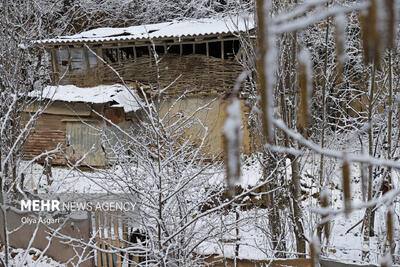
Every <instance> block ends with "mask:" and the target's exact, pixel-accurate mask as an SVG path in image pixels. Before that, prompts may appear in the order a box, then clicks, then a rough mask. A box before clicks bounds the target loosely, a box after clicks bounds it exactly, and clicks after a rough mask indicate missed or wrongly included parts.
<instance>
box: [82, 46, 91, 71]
mask: <svg viewBox="0 0 400 267" xmlns="http://www.w3.org/2000/svg"><path fill="white" fill-rule="evenodd" d="M88 53H89V50H88V49H87V48H83V57H84V58H85V65H86V71H88V70H90V65H89V55H88Z"/></svg>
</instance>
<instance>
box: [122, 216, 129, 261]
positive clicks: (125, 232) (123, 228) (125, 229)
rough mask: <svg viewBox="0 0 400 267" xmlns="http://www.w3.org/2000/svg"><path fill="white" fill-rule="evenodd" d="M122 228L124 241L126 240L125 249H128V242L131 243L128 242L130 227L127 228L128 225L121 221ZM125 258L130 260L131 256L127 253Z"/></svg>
mask: <svg viewBox="0 0 400 267" xmlns="http://www.w3.org/2000/svg"><path fill="white" fill-rule="evenodd" d="M121 224H122V225H121V228H122V239H123V240H124V246H123V247H124V248H127V247H128V244H129V243H128V242H129V240H128V227H127V226H126V224H125V223H124V222H123V221H121ZM124 257H125V258H128V259H129V255H128V253H125V255H124Z"/></svg>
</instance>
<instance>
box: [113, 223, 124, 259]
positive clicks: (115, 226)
mask: <svg viewBox="0 0 400 267" xmlns="http://www.w3.org/2000/svg"><path fill="white" fill-rule="evenodd" d="M114 236H115V246H116V247H117V248H121V247H120V245H121V243H120V242H119V239H120V236H119V228H118V217H115V219H114ZM117 267H122V260H121V253H117Z"/></svg>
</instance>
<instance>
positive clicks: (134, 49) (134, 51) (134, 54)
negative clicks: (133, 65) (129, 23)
mask: <svg viewBox="0 0 400 267" xmlns="http://www.w3.org/2000/svg"><path fill="white" fill-rule="evenodd" d="M136 58H137V53H136V46H133V60H134V61H136Z"/></svg>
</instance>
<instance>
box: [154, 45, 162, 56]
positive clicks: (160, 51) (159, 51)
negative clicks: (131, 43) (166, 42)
mask: <svg viewBox="0 0 400 267" xmlns="http://www.w3.org/2000/svg"><path fill="white" fill-rule="evenodd" d="M156 53H157V54H158V55H159V56H161V55H163V54H164V46H160V45H156Z"/></svg>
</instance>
